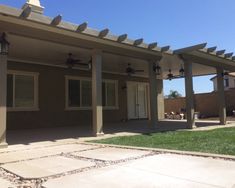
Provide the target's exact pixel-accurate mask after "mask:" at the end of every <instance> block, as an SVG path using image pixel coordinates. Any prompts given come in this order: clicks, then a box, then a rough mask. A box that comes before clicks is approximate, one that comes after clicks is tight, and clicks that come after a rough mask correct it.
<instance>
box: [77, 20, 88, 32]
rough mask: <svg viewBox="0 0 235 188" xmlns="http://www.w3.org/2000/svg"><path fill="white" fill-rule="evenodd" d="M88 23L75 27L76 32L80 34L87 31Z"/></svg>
mask: <svg viewBox="0 0 235 188" xmlns="http://www.w3.org/2000/svg"><path fill="white" fill-rule="evenodd" d="M87 26H88V23H87V22H84V23H82V24H80V25H79V26H78V27H77V30H76V31H77V32H79V33H81V32H83V31H85V30H86V29H87Z"/></svg>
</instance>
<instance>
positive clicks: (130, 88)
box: [127, 82, 148, 119]
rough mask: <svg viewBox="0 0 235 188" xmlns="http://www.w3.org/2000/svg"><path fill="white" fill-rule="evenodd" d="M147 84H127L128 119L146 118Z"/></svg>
mask: <svg viewBox="0 0 235 188" xmlns="http://www.w3.org/2000/svg"><path fill="white" fill-rule="evenodd" d="M147 89H148V87H147V84H146V83H137V82H128V83H127V103H128V104H127V106H128V119H144V118H148V103H147V101H148V97H147Z"/></svg>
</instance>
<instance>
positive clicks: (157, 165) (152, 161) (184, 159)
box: [43, 154, 235, 188]
mask: <svg viewBox="0 0 235 188" xmlns="http://www.w3.org/2000/svg"><path fill="white" fill-rule="evenodd" d="M234 169H235V162H233V161H225V160H216V159H211V158H203V157H192V156H183V155H173V154H159V155H154V156H150V157H145V158H141V159H138V160H134V161H129V162H128V163H122V164H118V165H112V166H109V167H105V168H100V169H92V170H90V171H86V172H83V173H79V174H73V175H67V176H64V177H60V178H56V179H50V180H48V181H47V182H45V183H44V184H43V186H44V187H45V188H67V187H69V188H77V187H85V188H93V187H102V188H110V187H112V188H126V187H128V188H139V187H140V188H141V187H144V188H153V187H164V188H165V187H166V188H172V187H174V188H188V187H190V188H198V187H200V188H213V187H214V188H216V187H231V188H233V187H234V186H235V185H234V184H235V181H234V172H235V171H234Z"/></svg>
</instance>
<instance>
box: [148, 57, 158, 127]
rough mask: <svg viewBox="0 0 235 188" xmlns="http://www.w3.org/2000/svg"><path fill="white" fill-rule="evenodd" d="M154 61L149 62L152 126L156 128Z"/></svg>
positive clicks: (156, 107) (156, 105) (156, 108)
mask: <svg viewBox="0 0 235 188" xmlns="http://www.w3.org/2000/svg"><path fill="white" fill-rule="evenodd" d="M153 66H154V62H153V61H150V62H149V99H150V118H149V119H150V128H152V129H155V128H156V125H157V121H158V104H157V79H156V74H155V72H154V70H153Z"/></svg>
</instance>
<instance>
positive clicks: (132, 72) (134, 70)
mask: <svg viewBox="0 0 235 188" xmlns="http://www.w3.org/2000/svg"><path fill="white" fill-rule="evenodd" d="M137 72H144V70H137V69H134V68H132V67H131V64H130V63H128V67H127V68H126V73H127V74H128V75H129V76H131V75H132V74H135V73H137Z"/></svg>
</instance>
